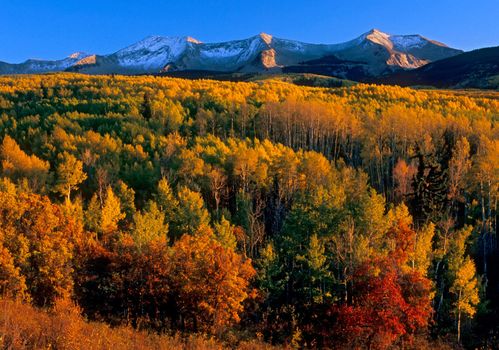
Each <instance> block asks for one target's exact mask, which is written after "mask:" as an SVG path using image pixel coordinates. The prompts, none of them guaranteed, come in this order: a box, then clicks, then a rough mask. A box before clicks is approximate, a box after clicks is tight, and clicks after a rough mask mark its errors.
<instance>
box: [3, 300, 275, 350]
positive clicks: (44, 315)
mask: <svg viewBox="0 0 499 350" xmlns="http://www.w3.org/2000/svg"><path fill="white" fill-rule="evenodd" d="M80 311H81V310H80V309H79V308H78V307H76V306H74V305H73V304H72V303H71V302H67V301H59V302H58V303H57V304H56V305H55V307H54V309H52V310H38V309H36V308H34V307H32V306H30V305H28V304H23V303H20V302H16V301H12V300H6V299H0V348H1V349H16V350H22V349H59V350H62V349H65V350H76V349H81V350H105V349H109V350H111V349H112V350H121V349H137V350H139V349H140V350H147V349H155V350H182V349H185V350H223V349H228V348H237V349H241V350H259V349H262V350H263V349H271V347H270V346H269V345H265V344H263V343H258V342H256V341H255V342H243V343H240V344H237V345H233V346H230V347H229V346H228V345H224V344H222V343H221V342H220V341H217V340H214V339H213V338H209V337H206V336H202V335H199V336H198V335H191V336H187V337H181V336H179V335H176V336H167V335H158V334H154V333H149V332H145V331H137V330H135V329H133V328H131V327H124V326H121V327H113V328H111V327H110V326H108V325H106V324H104V323H99V322H88V321H86V320H85V319H83V318H82V317H81V316H80Z"/></svg>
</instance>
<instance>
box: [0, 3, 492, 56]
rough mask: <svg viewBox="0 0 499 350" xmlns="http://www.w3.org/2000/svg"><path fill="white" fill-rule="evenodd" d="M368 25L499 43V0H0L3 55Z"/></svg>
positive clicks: (310, 36)
mask: <svg viewBox="0 0 499 350" xmlns="http://www.w3.org/2000/svg"><path fill="white" fill-rule="evenodd" d="M371 28H378V29H381V30H383V31H385V32H388V33H393V34H414V33H418V34H422V35H424V36H427V37H429V38H431V39H435V40H439V41H442V42H444V43H446V44H448V45H450V46H453V47H457V48H461V49H464V50H470V49H474V48H479V47H484V46H497V45H499V0H472V1H471V0H413V1H404V0H378V1H376V0H364V1H360V0H341V1H340V0H280V1H276V0H266V1H259V0H252V1H247V0H175V1H166V0H164V1H159V0H138V1H132V0H115V1H109V0H78V1H75V0H60V1H58V0H0V61H7V62H12V63H14V62H20V61H24V60H25V59H27V58H45V59H55V58H62V57H65V56H67V55H69V54H70V53H72V52H75V51H85V52H88V53H99V54H106V53H112V52H114V51H116V50H118V49H120V48H122V47H124V46H127V45H129V44H132V43H134V42H136V41H138V40H140V39H142V38H144V37H146V36H148V35H171V36H173V35H190V36H193V37H195V38H197V39H199V40H201V41H205V42H213V41H225V40H230V39H240V38H245V37H249V36H251V35H255V34H258V33H260V32H267V33H269V34H273V35H275V36H277V37H281V38H289V39H296V40H301V41H305V42H320V43H337V42H342V41H346V40H349V39H352V38H354V37H356V36H358V35H360V34H362V33H363V32H366V31H368V30H369V29H371Z"/></svg>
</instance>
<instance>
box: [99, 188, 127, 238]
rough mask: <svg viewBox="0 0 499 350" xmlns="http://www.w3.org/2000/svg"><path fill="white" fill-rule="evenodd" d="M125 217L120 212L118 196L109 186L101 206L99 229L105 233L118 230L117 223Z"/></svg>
mask: <svg viewBox="0 0 499 350" xmlns="http://www.w3.org/2000/svg"><path fill="white" fill-rule="evenodd" d="M124 217H125V214H124V213H122V212H121V204H120V200H119V198H118V197H116V195H115V194H114V192H113V189H112V188H111V186H108V188H107V190H106V198H105V200H104V205H103V206H102V210H101V215H100V229H101V232H102V233H103V234H104V235H106V234H109V233H113V232H116V231H117V230H118V223H119V221H120V220H121V219H123V218H124Z"/></svg>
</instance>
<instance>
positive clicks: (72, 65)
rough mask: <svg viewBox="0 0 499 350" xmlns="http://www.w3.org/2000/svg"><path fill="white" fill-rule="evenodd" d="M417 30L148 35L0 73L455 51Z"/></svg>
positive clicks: (295, 64) (396, 66)
mask: <svg viewBox="0 0 499 350" xmlns="http://www.w3.org/2000/svg"><path fill="white" fill-rule="evenodd" d="M460 52H461V51H460V50H456V49H452V48H449V47H447V46H446V45H444V44H442V43H439V42H436V41H433V40H429V39H426V38H424V37H422V36H420V35H390V34H387V33H383V32H381V31H379V30H376V29H373V30H371V31H369V32H367V33H365V34H363V35H361V36H360V37H358V38H356V39H354V40H351V41H348V42H345V43H341V44H308V43H303V42H299V41H293V40H287V39H280V38H275V37H273V36H272V35H269V34H266V33H261V34H259V35H256V36H253V37H250V38H248V39H243V40H234V41H228V42H222V43H203V42H201V41H199V40H196V39H194V38H191V37H160V36H151V37H148V38H146V39H144V40H141V41H139V42H137V43H135V44H133V45H130V46H128V47H126V48H124V49H121V50H119V51H117V52H115V53H112V54H109V55H87V54H83V53H76V54H73V55H71V56H69V57H67V58H65V59H63V60H59V61H36V60H28V61H26V62H24V63H21V64H8V63H2V62H0V74H18V73H41V72H50V71H64V70H69V71H78V72H82V73H89V74H110V73H118V74H143V73H161V72H163V73H165V72H172V71H211V72H227V73H233V72H262V71H276V72H279V71H286V70H289V69H294V70H300V67H302V68H303V67H304V69H305V70H307V69H310V67H314V65H317V64H318V65H319V66H321V67H322V66H324V64H325V63H324V62H326V63H327V62H329V63H327V64H330V63H331V62H332V61H331V58H334V59H333V61H334V64H335V67H334V69H333V71H334V73H335V75H338V76H340V77H348V76H349V72H350V71H351V70H352V69H353V70H355V71H356V72H358V71H361V72H362V74H360V75H361V76H377V75H381V74H385V73H387V72H391V71H394V70H400V69H413V68H418V67H420V66H422V65H425V64H427V63H429V62H432V61H435V60H439V59H443V58H447V57H451V56H453V55H456V54H458V53H460Z"/></svg>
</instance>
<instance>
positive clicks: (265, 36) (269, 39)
mask: <svg viewBox="0 0 499 350" xmlns="http://www.w3.org/2000/svg"><path fill="white" fill-rule="evenodd" d="M258 36H259V37H260V38H261V39H262V40H263V41H264V42H265V43H266V44H267V45H270V43H272V35H270V34H267V33H264V32H261V33H260V34H259V35H258Z"/></svg>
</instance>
